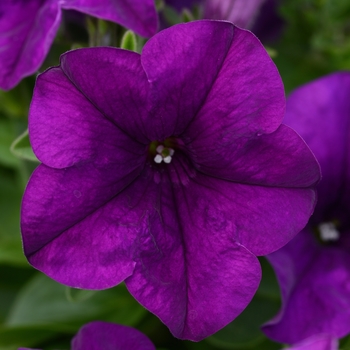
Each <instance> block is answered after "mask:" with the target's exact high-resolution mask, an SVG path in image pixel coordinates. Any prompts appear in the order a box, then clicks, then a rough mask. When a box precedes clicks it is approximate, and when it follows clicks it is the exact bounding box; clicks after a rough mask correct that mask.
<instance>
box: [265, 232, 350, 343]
mask: <svg viewBox="0 0 350 350" xmlns="http://www.w3.org/2000/svg"><path fill="white" fill-rule="evenodd" d="M267 258H268V260H269V261H270V263H271V264H272V266H273V268H274V270H275V272H276V275H277V278H278V281H279V284H280V287H281V291H282V299H283V306H282V309H281V311H280V312H279V314H278V315H277V316H276V317H275V318H274V319H272V320H271V321H269V322H268V323H266V324H265V326H264V327H263V330H264V332H265V334H266V335H268V336H269V337H271V338H272V339H274V340H276V341H280V342H285V343H290V344H294V343H297V342H300V341H301V340H303V339H306V338H308V337H310V336H313V335H314V334H318V333H327V334H330V335H332V336H333V337H336V338H341V337H343V336H345V335H346V334H348V333H349V332H350V311H349V305H350V254H349V252H347V251H346V250H343V249H341V248H339V247H336V246H333V247H332V246H326V247H322V246H320V245H318V244H316V242H314V241H313V237H312V233H311V232H310V231H309V230H304V231H302V232H301V233H300V234H299V235H297V236H296V237H295V238H294V240H293V241H291V242H290V243H289V244H288V245H287V246H286V247H284V248H283V249H281V250H279V251H277V252H274V253H273V254H270V255H268V256H267Z"/></svg>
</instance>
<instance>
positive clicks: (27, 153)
mask: <svg viewBox="0 0 350 350" xmlns="http://www.w3.org/2000/svg"><path fill="white" fill-rule="evenodd" d="M11 152H12V153H13V154H14V155H15V156H17V157H18V158H20V159H25V160H30V161H33V162H39V161H38V158H37V157H36V156H35V154H34V153H33V150H32V147H31V145H30V142H29V136H28V129H27V130H25V131H24V132H23V133H22V134H21V135H19V136H18V137H17V138H16V140H15V141H13V143H12V145H11Z"/></svg>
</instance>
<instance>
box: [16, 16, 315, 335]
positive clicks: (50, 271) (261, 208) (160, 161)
mask: <svg viewBox="0 0 350 350" xmlns="http://www.w3.org/2000/svg"><path fill="white" fill-rule="evenodd" d="M284 110H285V98H284V91H283V85H282V81H281V79H280V76H279V74H278V71H277V69H276V67H275V65H274V64H273V62H272V61H271V59H270V58H269V56H268V54H267V53H266V51H265V50H264V48H263V47H262V45H261V44H260V42H259V41H258V40H257V39H256V38H255V36H254V35H252V34H251V33H250V32H248V31H245V30H241V29H239V28H237V27H235V26H234V25H233V24H232V23H229V22H223V21H210V20H207V21H198V22H191V23H188V24H180V25H177V26H174V27H171V28H169V29H167V30H164V31H162V32H160V33H158V34H157V35H155V36H154V37H153V38H151V39H150V40H149V41H148V42H147V44H146V45H145V46H144V48H143V51H142V54H141V55H139V54H137V53H135V52H130V51H125V50H121V49H114V48H91V49H81V50H76V51H71V52H68V53H66V54H64V55H63V56H62V57H61V64H60V66H59V67H54V68H51V69H49V70H47V71H46V72H45V73H43V74H41V75H40V76H39V77H38V79H37V83H36V87H35V90H34V96H33V101H32V104H31V108H30V116H29V133H30V138H31V142H32V146H33V150H34V152H35V154H36V155H37V157H38V158H39V159H40V160H41V161H42V162H43V164H42V165H40V166H39V167H38V168H37V170H36V171H35V172H34V173H33V175H32V177H31V179H30V182H29V184H28V186H27V189H26V192H25V194H24V198H23V204H22V222H21V226H22V233H23V243H24V250H25V254H26V256H27V258H28V260H29V261H30V263H31V264H32V265H33V266H35V267H36V268H37V269H39V270H41V271H43V272H45V273H46V274H47V275H49V276H50V277H52V278H53V279H55V280H57V281H59V282H61V283H63V284H67V285H70V286H73V287H78V288H87V289H103V288H108V287H112V286H115V285H116V284H118V283H120V282H122V281H124V280H125V283H126V286H127V288H128V290H129V291H130V293H131V294H132V295H133V296H134V297H135V298H136V299H137V300H138V301H139V302H140V303H141V304H142V305H143V306H144V307H145V308H147V309H148V310H150V311H151V312H153V313H154V314H156V315H157V316H158V317H159V318H160V319H161V320H162V321H163V322H164V323H165V324H166V325H167V326H168V327H169V328H170V330H171V332H172V333H173V334H174V335H175V336H176V337H180V338H186V339H191V340H200V339H203V338H204V337H207V336H208V335H210V334H212V333H214V332H216V331H217V330H218V329H220V328H222V327H223V326H225V325H226V324H227V323H229V322H230V321H232V320H233V319H234V318H235V317H236V316H237V315H238V314H239V313H240V312H241V311H242V310H243V309H244V308H245V307H246V306H247V304H248V303H249V301H250V300H251V298H252V296H253V295H254V293H255V291H256V289H257V287H258V284H259V281H260V274H261V270H260V265H259V262H258V259H257V258H256V255H265V254H268V253H270V252H272V251H274V250H276V249H278V248H280V247H281V246H283V245H284V244H286V243H287V242H288V241H289V240H290V239H291V238H292V237H293V236H294V235H295V234H296V233H297V232H299V231H300V230H301V229H302V228H303V227H304V226H305V225H306V223H307V221H308V219H309V217H310V215H311V213H312V212H313V208H314V205H315V190H314V187H315V185H316V183H317V182H318V180H319V167H318V164H317V162H316V160H315V158H314V156H313V155H312V153H311V152H310V150H309V148H308V147H307V146H306V144H305V143H304V141H303V140H302V139H301V138H300V137H299V136H298V135H297V134H296V133H295V132H294V131H293V130H292V129H290V128H289V127H287V126H285V125H281V120H282V118H283V115H284Z"/></svg>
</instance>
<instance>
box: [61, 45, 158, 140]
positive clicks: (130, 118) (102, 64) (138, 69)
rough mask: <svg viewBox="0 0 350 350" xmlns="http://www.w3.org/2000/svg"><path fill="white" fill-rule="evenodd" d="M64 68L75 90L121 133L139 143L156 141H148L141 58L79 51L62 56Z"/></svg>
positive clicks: (115, 51)
mask: <svg viewBox="0 0 350 350" xmlns="http://www.w3.org/2000/svg"><path fill="white" fill-rule="evenodd" d="M61 67H62V70H63V71H64V73H65V74H66V75H67V77H68V78H69V79H70V80H71V81H72V83H73V84H74V87H75V88H76V89H79V90H80V91H83V93H84V95H85V96H86V97H87V98H88V100H89V101H91V102H92V103H93V104H94V105H95V106H96V107H97V109H98V110H100V111H102V112H103V113H104V115H106V116H107V117H108V118H109V119H110V120H111V121H113V123H115V124H116V125H117V126H118V127H119V128H120V129H121V130H124V131H125V132H126V133H127V134H129V135H132V137H133V138H134V139H137V141H139V142H145V143H149V141H152V140H153V139H152V138H151V139H149V137H148V136H152V135H149V134H150V132H149V129H151V128H150V127H149V126H148V124H150V123H151V120H149V116H148V111H147V105H148V101H147V98H148V91H149V83H148V80H147V77H146V74H145V72H144V70H143V68H142V66H141V59H140V55H139V54H137V53H135V52H130V51H126V50H121V49H115V48H111V47H99V48H90V49H80V50H74V51H70V52H67V53H65V54H64V55H62V56H61ZM92 71H93V72H94V76H93V79H91V74H90V72H92Z"/></svg>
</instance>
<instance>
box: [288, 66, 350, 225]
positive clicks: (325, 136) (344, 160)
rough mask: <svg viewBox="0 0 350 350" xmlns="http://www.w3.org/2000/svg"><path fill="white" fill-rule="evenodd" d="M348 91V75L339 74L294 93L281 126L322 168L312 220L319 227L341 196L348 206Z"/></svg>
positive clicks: (322, 79)
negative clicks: (301, 140) (290, 130)
mask: <svg viewBox="0 0 350 350" xmlns="http://www.w3.org/2000/svg"><path fill="white" fill-rule="evenodd" d="M349 90H350V73H349V72H339V73H334V74H331V75H328V76H326V77H322V78H320V79H317V80H315V81H313V82H311V83H308V84H306V85H304V86H302V87H300V88H298V89H296V90H295V91H293V92H292V93H291V94H290V96H289V98H288V101H287V111H286V116H285V119H284V123H286V124H287V125H290V126H291V127H292V128H294V129H295V130H296V131H297V132H298V133H299V134H300V135H301V136H302V137H303V138H304V140H305V141H306V143H307V144H308V145H309V146H310V148H311V150H312V151H313V152H314V154H315V156H316V158H317V160H318V161H319V163H320V165H321V170H322V181H321V182H320V185H319V186H318V192H319V201H318V203H317V208H316V212H315V214H314V216H313V219H312V220H313V221H315V222H318V223H319V222H320V221H322V220H325V219H326V216H327V215H330V214H331V213H329V210H332V208H330V206H331V203H335V202H336V201H339V198H341V197H342V196H343V195H344V196H345V197H346V198H347V203H349V200H348V198H349V195H350V186H347V187H344V185H345V184H346V183H350V171H348V169H347V166H348V164H350V158H349V152H348V150H349V149H350V139H349V132H350V99H349ZM345 186H346V185H345ZM345 188H347V189H348V190H347V191H345ZM348 209H350V205H349V207H348Z"/></svg>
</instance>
